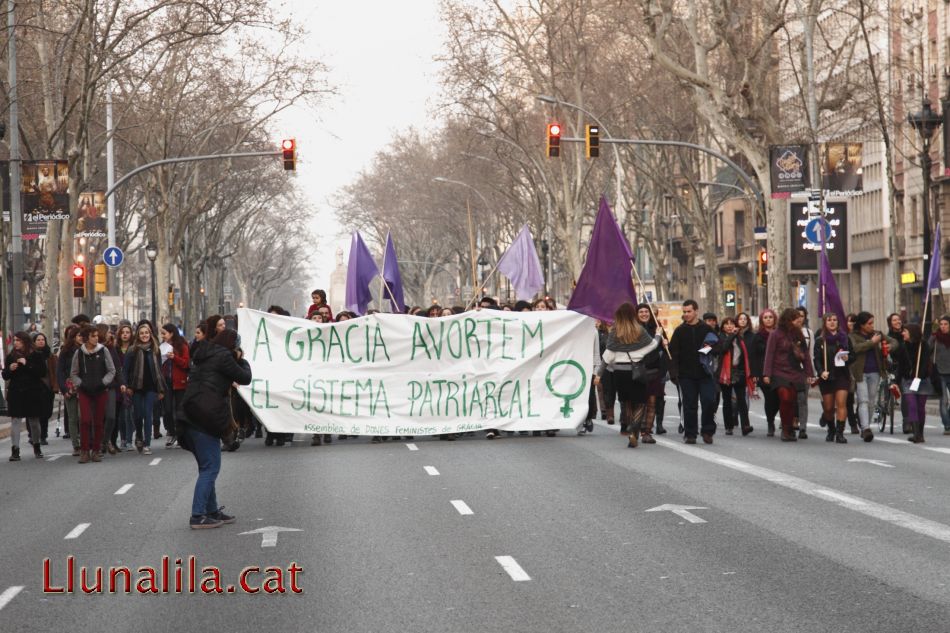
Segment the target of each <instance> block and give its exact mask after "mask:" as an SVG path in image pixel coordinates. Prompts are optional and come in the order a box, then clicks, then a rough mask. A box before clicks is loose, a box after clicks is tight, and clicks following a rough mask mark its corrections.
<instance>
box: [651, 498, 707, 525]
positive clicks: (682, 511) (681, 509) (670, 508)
mask: <svg viewBox="0 0 950 633" xmlns="http://www.w3.org/2000/svg"><path fill="white" fill-rule="evenodd" d="M708 509H709V508H706V507H704V506H678V505H673V504H671V503H667V504H664V505H661V506H657V507H655V508H650V509H649V510H646V512H672V513H673V514H675V515H676V516H678V517H679V518H681V519H686V520H687V521H689V522H690V523H706V520H705V519H701V518H699V517H698V516H696V515H695V514H693V513H692V512H690V510H708Z"/></svg>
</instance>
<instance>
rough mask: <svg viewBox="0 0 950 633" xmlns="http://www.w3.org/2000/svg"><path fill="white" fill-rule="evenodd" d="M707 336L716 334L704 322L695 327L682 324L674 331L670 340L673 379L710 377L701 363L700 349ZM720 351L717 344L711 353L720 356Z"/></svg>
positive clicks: (671, 376) (671, 375) (699, 322)
mask: <svg viewBox="0 0 950 633" xmlns="http://www.w3.org/2000/svg"><path fill="white" fill-rule="evenodd" d="M707 334H715V333H714V332H713V330H712V328H710V327H709V326H708V325H706V324H705V323H704V322H703V321H698V322H697V323H696V324H695V325H689V324H687V323H682V324H681V325H680V326H679V327H677V328H676V329H675V330H674V331H673V336H672V338H671V339H670V354H671V355H672V357H673V360H672V362H671V363H670V378H671V379H678V378H679V377H681V376H683V377H686V378H697V379H702V378H708V377H709V375H708V374H707V373H706V370H705V369H703V366H702V364H701V363H700V362H699V348H700V347H702V346H703V341H704V340H705V339H706V335H707ZM717 340H718V339H717ZM719 349H720V347H719V345H718V344H716V345H714V346H713V349H712V350H710V352H709V353H710V354H716V355H718V353H719Z"/></svg>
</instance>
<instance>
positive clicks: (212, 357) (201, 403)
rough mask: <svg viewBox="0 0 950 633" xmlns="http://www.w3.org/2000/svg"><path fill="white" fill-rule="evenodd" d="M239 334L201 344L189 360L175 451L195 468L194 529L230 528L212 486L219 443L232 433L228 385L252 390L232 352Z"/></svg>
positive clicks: (222, 335) (243, 363)
mask: <svg viewBox="0 0 950 633" xmlns="http://www.w3.org/2000/svg"><path fill="white" fill-rule="evenodd" d="M236 345H237V332H235V331H234V330H227V329H226V330H224V331H222V332H220V333H218V334H217V335H216V336H215V337H214V338H213V339H211V340H210V341H209V340H205V341H201V342H200V343H198V345H196V346H195V353H194V355H193V356H192V357H191V360H192V363H193V364H194V367H193V369H192V370H191V374H190V375H189V377H188V388H187V389H185V397H184V398H183V400H182V408H183V409H184V413H185V416H184V419H183V420H182V422H183V423H184V429H183V432H182V433H181V435H180V436H179V441H178V443H179V445H180V446H181V447H182V448H184V449H186V450H189V451H191V452H192V453H193V454H194V456H195V461H196V462H198V480H197V481H196V482H195V494H194V497H193V498H192V502H191V521H190V525H191V527H192V529H202V528H216V527H220V526H221V524H223V523H234V517H233V516H228V515H227V514H224V512H222V511H221V510H222V508H223V506H218V499H217V495H216V494H215V489H214V483H215V480H217V478H218V472H220V470H221V440H222V438H224V437H225V436H226V435H228V434H229V433H230V432H231V431H232V429H231V426H232V418H231V408H230V406H229V402H228V397H229V394H230V391H231V385H232V384H234V383H237V384H239V385H249V384H251V367H250V365H248V363H247V361H246V360H244V358H242V357H241V356H240V354H239V353H236V352H235V347H236Z"/></svg>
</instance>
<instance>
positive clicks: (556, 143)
mask: <svg viewBox="0 0 950 633" xmlns="http://www.w3.org/2000/svg"><path fill="white" fill-rule="evenodd" d="M560 155H561V126H560V125H558V124H557V123H550V124H548V158H557V157H558V156H560Z"/></svg>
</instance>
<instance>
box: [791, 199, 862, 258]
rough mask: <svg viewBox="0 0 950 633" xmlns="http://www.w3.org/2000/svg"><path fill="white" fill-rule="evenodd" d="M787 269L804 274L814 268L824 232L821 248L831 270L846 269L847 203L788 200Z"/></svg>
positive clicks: (847, 245)
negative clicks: (823, 203) (823, 208)
mask: <svg viewBox="0 0 950 633" xmlns="http://www.w3.org/2000/svg"><path fill="white" fill-rule="evenodd" d="M789 229H790V230H789V232H788V236H789V259H790V266H789V271H788V272H790V273H792V274H808V273H814V272H815V271H816V270H818V253H819V252H820V251H821V240H822V234H824V240H825V251H826V252H827V253H828V261H829V263H830V264H831V269H832V270H833V271H835V272H841V273H846V272H850V270H851V266H850V263H849V257H848V255H849V253H848V247H849V244H848V203H847V202H845V201H839V202H828V201H825V211H824V213H822V211H821V207H820V202H792V203H791V204H789Z"/></svg>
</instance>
